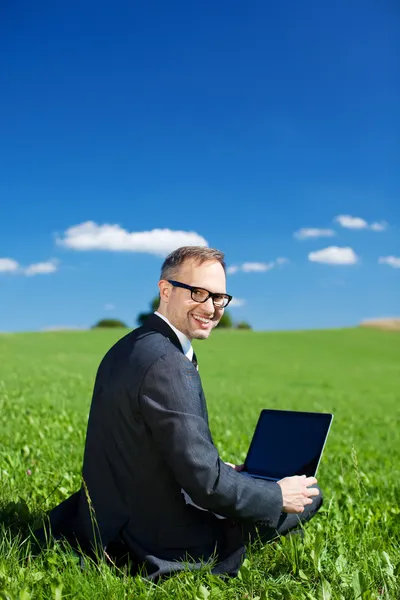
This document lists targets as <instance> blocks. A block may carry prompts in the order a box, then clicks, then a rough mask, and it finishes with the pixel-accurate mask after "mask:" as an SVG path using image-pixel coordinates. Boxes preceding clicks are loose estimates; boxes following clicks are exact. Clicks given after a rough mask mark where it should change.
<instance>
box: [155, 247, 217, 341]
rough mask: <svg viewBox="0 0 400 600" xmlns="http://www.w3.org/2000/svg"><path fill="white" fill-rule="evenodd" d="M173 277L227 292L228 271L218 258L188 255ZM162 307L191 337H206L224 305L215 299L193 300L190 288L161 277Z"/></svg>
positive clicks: (198, 285)
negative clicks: (219, 304) (171, 282)
mask: <svg viewBox="0 0 400 600" xmlns="http://www.w3.org/2000/svg"><path fill="white" fill-rule="evenodd" d="M171 279H174V280H176V281H179V282H181V283H186V284H187V285H191V286H193V287H199V288H204V289H206V290H208V291H210V292H215V293H219V294H225V293H226V277H225V271H224V269H223V267H222V265H221V263H220V262H218V261H214V260H213V261H206V262H203V263H201V264H200V263H199V261H198V260H196V259H187V260H185V261H184V263H183V264H182V265H181V266H180V267H179V270H178V271H177V272H176V273H175V274H174V276H173V277H171ZM158 287H159V289H160V308H159V312H160V313H161V314H163V315H164V316H165V317H167V319H168V320H169V322H170V323H171V324H172V325H173V326H174V327H176V328H177V329H178V330H179V331H181V332H182V333H183V334H185V335H186V336H187V337H188V338H189V339H190V340H193V339H197V340H204V339H207V338H208V336H209V335H210V333H211V331H212V330H213V329H214V328H215V327H216V326H217V325H218V323H219V321H220V319H221V317H222V315H223V314H224V309H223V308H217V307H215V306H214V305H213V302H212V299H211V298H209V299H208V300H207V301H206V302H203V303H199V302H195V301H194V300H192V297H191V293H190V290H187V289H183V288H179V287H173V286H172V284H170V283H168V281H166V280H164V279H162V280H161V281H159V284H158Z"/></svg>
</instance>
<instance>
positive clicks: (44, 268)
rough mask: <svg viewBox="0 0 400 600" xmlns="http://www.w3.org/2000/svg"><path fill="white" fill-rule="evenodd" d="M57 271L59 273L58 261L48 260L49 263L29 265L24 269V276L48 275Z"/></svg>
mask: <svg viewBox="0 0 400 600" xmlns="http://www.w3.org/2000/svg"><path fill="white" fill-rule="evenodd" d="M55 271H57V261H56V260H48V261H47V262H41V263H35V264H33V265H29V267H26V268H25V269H24V274H25V275H28V276H33V275H47V274H48V273H55Z"/></svg>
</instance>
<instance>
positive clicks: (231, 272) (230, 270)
mask: <svg viewBox="0 0 400 600" xmlns="http://www.w3.org/2000/svg"><path fill="white" fill-rule="evenodd" d="M238 271H239V267H237V266H236V265H232V266H231V267H228V268H227V270H226V272H227V274H228V275H234V274H235V273H237V272H238Z"/></svg>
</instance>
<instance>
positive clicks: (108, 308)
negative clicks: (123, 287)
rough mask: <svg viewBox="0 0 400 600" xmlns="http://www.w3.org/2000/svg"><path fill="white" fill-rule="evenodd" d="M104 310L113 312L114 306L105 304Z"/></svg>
mask: <svg viewBox="0 0 400 600" xmlns="http://www.w3.org/2000/svg"><path fill="white" fill-rule="evenodd" d="M104 310H115V306H114V304H105V305H104Z"/></svg>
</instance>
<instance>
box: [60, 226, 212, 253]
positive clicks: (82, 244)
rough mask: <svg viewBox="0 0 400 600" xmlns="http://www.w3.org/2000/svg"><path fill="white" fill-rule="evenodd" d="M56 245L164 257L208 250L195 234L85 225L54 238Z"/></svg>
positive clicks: (204, 241)
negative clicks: (182, 251) (188, 248)
mask: <svg viewBox="0 0 400 600" xmlns="http://www.w3.org/2000/svg"><path fill="white" fill-rule="evenodd" d="M56 241H57V244H59V245H60V246H65V247H66V248H71V249H72V250H81V251H85V250H86V251H87V250H108V251H111V252H144V253H147V254H156V255H158V256H166V255H167V254H169V253H170V252H172V251H173V250H176V249H177V248H179V247H180V246H207V245H208V244H207V241H206V240H205V239H204V238H203V237H202V236H201V235H199V234H198V233H196V232H194V231H173V230H171V229H153V230H152V231H127V230H126V229H123V228H122V227H120V225H109V224H105V225H98V224H97V223H94V221H86V222H85V223H80V224H79V225H74V226H73V227H70V228H69V229H67V230H66V231H65V232H64V236H63V237H62V238H57V240H56Z"/></svg>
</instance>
